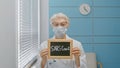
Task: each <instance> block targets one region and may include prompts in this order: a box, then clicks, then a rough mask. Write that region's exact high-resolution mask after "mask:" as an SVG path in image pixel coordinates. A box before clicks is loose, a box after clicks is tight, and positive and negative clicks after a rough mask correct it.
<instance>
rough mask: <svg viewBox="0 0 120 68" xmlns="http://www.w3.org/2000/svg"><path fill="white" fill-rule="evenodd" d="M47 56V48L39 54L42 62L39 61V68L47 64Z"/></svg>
mask: <svg viewBox="0 0 120 68" xmlns="http://www.w3.org/2000/svg"><path fill="white" fill-rule="evenodd" d="M47 55H48V48H46V49H43V50H42V51H41V52H40V56H41V57H42V61H41V68H44V66H45V64H46V62H47Z"/></svg>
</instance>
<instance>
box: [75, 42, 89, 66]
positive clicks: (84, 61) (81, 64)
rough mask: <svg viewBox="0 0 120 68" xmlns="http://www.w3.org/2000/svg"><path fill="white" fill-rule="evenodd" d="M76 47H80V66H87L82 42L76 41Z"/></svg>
mask: <svg viewBox="0 0 120 68" xmlns="http://www.w3.org/2000/svg"><path fill="white" fill-rule="evenodd" d="M78 48H79V49H80V51H81V56H80V68H87V60H86V55H85V52H84V49H83V47H82V44H81V43H78ZM74 65H75V66H74V68H77V66H76V64H75V61H74Z"/></svg>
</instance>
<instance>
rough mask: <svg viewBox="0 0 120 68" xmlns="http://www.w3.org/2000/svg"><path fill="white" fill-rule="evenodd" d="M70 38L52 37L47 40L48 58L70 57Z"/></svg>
mask: <svg viewBox="0 0 120 68" xmlns="http://www.w3.org/2000/svg"><path fill="white" fill-rule="evenodd" d="M72 44H73V43H72V40H66V39H52V40H48V48H49V54H48V58H53V59H71V58H72V54H71V49H72Z"/></svg>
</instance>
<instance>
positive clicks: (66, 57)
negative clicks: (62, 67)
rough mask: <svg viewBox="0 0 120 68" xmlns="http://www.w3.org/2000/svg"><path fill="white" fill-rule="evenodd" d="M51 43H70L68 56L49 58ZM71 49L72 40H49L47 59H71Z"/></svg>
mask: <svg viewBox="0 0 120 68" xmlns="http://www.w3.org/2000/svg"><path fill="white" fill-rule="evenodd" d="M51 42H70V56H51V55H50V46H51V44H50V43H51ZM72 48H73V40H71V39H49V40H48V59H72V57H73V56H72Z"/></svg>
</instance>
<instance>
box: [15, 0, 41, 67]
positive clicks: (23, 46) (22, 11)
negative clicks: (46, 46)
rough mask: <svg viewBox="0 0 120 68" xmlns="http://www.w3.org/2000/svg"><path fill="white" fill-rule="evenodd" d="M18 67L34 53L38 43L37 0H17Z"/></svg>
mask: <svg viewBox="0 0 120 68" xmlns="http://www.w3.org/2000/svg"><path fill="white" fill-rule="evenodd" d="M17 3H18V15H17V16H18V22H17V23H18V25H17V26H18V35H17V36H18V68H24V67H25V66H26V65H27V64H28V63H29V62H30V61H31V60H32V59H33V58H34V57H35V56H36V55H37V50H38V44H39V37H38V36H39V33H38V29H39V28H38V27H39V24H38V23H39V20H38V15H39V14H38V13H39V12H38V4H39V3H38V0H18V2H17Z"/></svg>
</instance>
